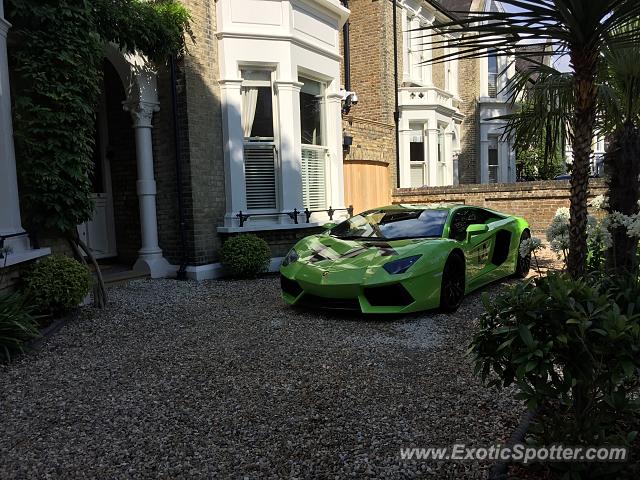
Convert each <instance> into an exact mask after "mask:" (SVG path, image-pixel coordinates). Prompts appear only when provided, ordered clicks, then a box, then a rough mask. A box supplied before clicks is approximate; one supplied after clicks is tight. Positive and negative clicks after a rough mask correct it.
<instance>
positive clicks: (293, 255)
mask: <svg viewBox="0 0 640 480" xmlns="http://www.w3.org/2000/svg"><path fill="white" fill-rule="evenodd" d="M298 258H300V257H298V252H296V249H295V248H292V249H291V250H289V253H287V256H286V257H284V260H282V266H283V267H286V266H287V265H290V264H292V263H293V262H297V261H298Z"/></svg>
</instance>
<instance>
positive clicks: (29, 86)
mask: <svg viewBox="0 0 640 480" xmlns="http://www.w3.org/2000/svg"><path fill="white" fill-rule="evenodd" d="M0 1H2V0H0ZM6 3H7V5H6V7H7V8H6V13H7V18H8V20H9V21H10V22H11V23H12V24H13V28H12V29H11V30H10V36H9V61H10V64H11V67H12V74H13V75H12V76H13V78H12V82H11V85H12V90H13V94H14V95H13V98H14V102H13V114H14V137H15V144H16V158H17V166H18V179H19V182H20V192H21V200H22V201H21V207H22V209H23V213H24V224H25V227H26V228H27V230H28V231H29V232H30V233H31V234H36V235H37V234H38V232H42V231H46V232H53V233H54V234H57V235H61V236H63V237H65V238H66V239H67V241H68V242H69V245H70V246H71V248H72V250H73V251H74V253H75V255H76V257H77V258H78V259H79V260H81V261H82V262H86V260H85V257H86V258H88V259H89V260H90V261H91V263H93V265H94V268H95V272H96V275H97V278H98V282H97V283H96V284H95V285H94V291H93V293H94V301H95V304H96V305H97V306H100V307H101V306H103V305H104V304H105V303H106V298H107V295H106V290H105V288H104V282H103V280H102V275H101V273H100V267H99V265H98V263H97V261H96V259H95V257H94V256H93V253H92V252H91V249H89V248H88V247H87V245H85V244H84V242H83V241H82V240H81V239H80V238H79V236H78V233H77V230H76V226H77V225H78V224H81V223H83V222H86V221H87V220H89V219H90V218H91V216H92V213H93V201H92V198H91V193H92V185H91V180H90V178H91V173H92V168H93V162H92V158H93V148H94V134H95V110H96V105H97V101H98V96H99V94H100V77H101V75H102V58H103V49H104V45H105V44H106V43H108V42H113V43H115V44H117V45H118V46H119V47H120V48H121V50H123V51H124V52H129V53H134V52H139V53H142V54H144V55H146V57H147V58H149V59H151V60H153V61H155V63H156V65H161V64H162V63H164V62H165V61H167V60H168V57H169V55H174V54H176V55H177V54H182V53H184V50H185V42H184V37H185V34H189V35H191V31H190V29H189V14H188V12H187V10H186V9H185V8H184V7H183V6H182V5H181V4H180V3H178V1H177V0H155V1H153V0H152V1H144V0H7V2H6Z"/></svg>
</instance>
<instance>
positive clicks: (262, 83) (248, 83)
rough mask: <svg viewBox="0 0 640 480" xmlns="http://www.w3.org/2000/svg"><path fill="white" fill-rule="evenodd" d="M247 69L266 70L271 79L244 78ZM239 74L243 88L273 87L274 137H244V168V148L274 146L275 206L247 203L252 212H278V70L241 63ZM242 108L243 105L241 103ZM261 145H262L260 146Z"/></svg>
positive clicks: (279, 191)
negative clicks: (262, 206) (251, 206)
mask: <svg viewBox="0 0 640 480" xmlns="http://www.w3.org/2000/svg"><path fill="white" fill-rule="evenodd" d="M246 70H249V71H264V72H268V73H269V80H249V79H245V78H244V76H243V75H244V72H245V71H246ZM239 75H240V78H242V85H241V88H244V87H269V88H270V89H271V110H272V111H271V115H272V122H273V139H272V140H271V141H265V140H254V141H252V140H251V137H243V139H242V144H243V156H242V157H243V168H245V174H246V164H244V162H245V155H244V148H246V147H247V146H250V147H251V146H253V147H254V148H267V145H271V146H272V147H273V155H274V159H273V168H274V186H275V207H273V208H249V206H248V205H247V211H248V212H251V213H278V212H279V211H280V207H281V205H282V183H281V180H280V179H281V176H282V175H281V172H282V164H281V160H280V155H279V149H278V145H279V143H280V126H279V122H278V118H279V116H278V97H277V93H276V88H275V87H274V85H275V81H276V70H275V68H272V67H262V66H255V65H240V66H239ZM241 108H242V105H241ZM259 145H260V146H259ZM244 195H245V201H246V200H247V191H246V177H245V194H244Z"/></svg>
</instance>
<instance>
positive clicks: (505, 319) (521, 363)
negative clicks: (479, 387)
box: [470, 275, 640, 478]
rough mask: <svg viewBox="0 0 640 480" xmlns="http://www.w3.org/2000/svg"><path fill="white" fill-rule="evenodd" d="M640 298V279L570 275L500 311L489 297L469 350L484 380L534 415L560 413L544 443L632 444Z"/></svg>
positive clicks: (514, 296)
mask: <svg viewBox="0 0 640 480" xmlns="http://www.w3.org/2000/svg"><path fill="white" fill-rule="evenodd" d="M638 298H640V287H639V286H638V281H637V279H632V278H620V279H616V280H613V281H612V280H598V279H597V277H595V276H594V277H589V278H587V279H582V280H573V279H571V278H569V277H567V276H564V275H550V276H549V277H544V278H537V279H534V280H532V281H529V282H526V283H521V284H518V285H516V286H515V287H513V288H511V289H510V290H509V291H507V292H506V293H504V294H502V295H500V296H499V297H498V298H497V299H496V300H495V301H493V302H489V301H488V300H487V297H486V296H485V298H484V301H485V307H486V312H485V313H484V314H483V315H482V316H481V317H480V328H479V330H478V332H477V333H476V334H475V336H474V338H473V341H472V344H471V348H470V354H471V356H472V358H473V360H474V362H475V368H476V373H480V374H481V376H482V378H483V380H485V381H487V380H488V383H489V384H492V385H498V386H500V385H502V386H507V385H510V384H515V385H516V386H517V388H518V390H519V393H518V394H517V398H518V399H520V400H522V401H523V402H525V403H526V405H527V406H528V407H529V408H531V409H536V408H538V407H540V406H542V405H546V406H549V405H550V406H551V408H547V409H545V420H544V426H543V427H541V428H538V429H534V441H536V442H537V443H540V444H546V445H550V444H552V443H564V444H565V445H567V444H582V445H602V444H605V443H613V444H618V445H621V444H625V443H629V442H630V441H631V440H632V439H633V437H634V436H635V435H634V433H633V432H631V431H630V430H631V428H630V427H629V424H628V423H625V422H626V421H627V420H628V419H629V418H635V417H634V416H635V415H636V414H637V413H638V411H639V407H640V404H639V402H638V400H637V398H638V393H640V388H639V378H638V373H637V372H638V370H637V369H638V368H639V367H640V302H638ZM583 467H584V466H583ZM571 468H572V469H573V468H574V467H571ZM580 468H582V467H580ZM572 471H574V472H577V471H578V470H575V469H574V470H572ZM582 471H584V472H586V471H587V470H586V467H585V468H584V469H583V470H582ZM572 478H573V477H572ZM575 478H581V477H575Z"/></svg>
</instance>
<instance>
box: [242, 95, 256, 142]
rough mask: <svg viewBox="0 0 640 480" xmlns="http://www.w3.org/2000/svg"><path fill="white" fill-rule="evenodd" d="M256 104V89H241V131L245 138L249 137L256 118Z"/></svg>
mask: <svg viewBox="0 0 640 480" xmlns="http://www.w3.org/2000/svg"><path fill="white" fill-rule="evenodd" d="M257 104H258V88H257V87H243V88H242V130H243V131H244V136H245V138H246V137H248V136H250V135H251V128H252V127H253V120H254V119H255V117H256V105H257Z"/></svg>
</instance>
